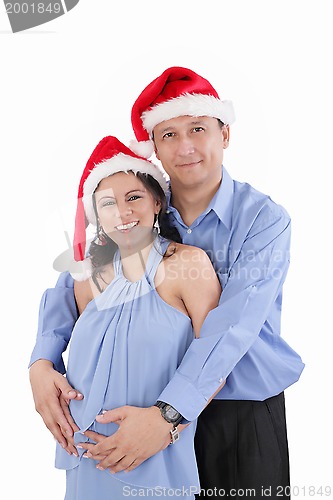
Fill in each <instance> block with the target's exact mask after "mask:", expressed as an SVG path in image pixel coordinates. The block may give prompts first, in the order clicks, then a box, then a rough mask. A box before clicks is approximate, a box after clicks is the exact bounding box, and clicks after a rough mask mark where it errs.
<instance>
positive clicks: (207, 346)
mask: <svg viewBox="0 0 333 500" xmlns="http://www.w3.org/2000/svg"><path fill="white" fill-rule="evenodd" d="M168 213H169V217H170V222H171V224H172V225H173V226H175V227H176V228H177V229H178V231H179V233H180V235H181V237H182V241H183V243H185V244H189V245H193V246H197V247H200V248H202V249H203V250H205V251H206V252H207V254H208V256H209V257H210V259H211V261H212V264H213V266H214V268H215V271H216V273H217V275H218V277H219V279H220V282H221V285H222V288H223V291H222V294H221V298H220V302H219V305H218V307H216V308H215V309H214V310H212V311H211V312H210V313H209V314H208V316H207V318H206V320H205V321H204V324H203V326H202V329H201V332H200V337H199V338H197V339H194V340H193V342H192V343H191V345H190V347H189V349H188V351H187V352H186V354H185V357H184V358H183V361H182V363H181V364H180V366H179V368H178V370H177V372H176V374H175V375H174V377H173V378H172V379H171V381H170V382H169V383H168V385H167V386H166V388H165V389H164V391H163V392H162V393H161V395H160V397H159V398H158V399H160V400H162V401H165V402H168V403H170V404H171V405H172V406H174V407H175V408H177V410H178V411H179V412H180V413H181V414H182V415H183V416H184V417H185V419H187V420H189V421H191V420H194V419H195V418H196V417H197V416H198V415H199V414H200V413H201V411H202V410H203V409H204V407H205V406H206V405H207V401H208V399H209V398H210V397H211V395H212V394H214V393H215V392H216V390H217V389H218V388H219V386H220V385H221V383H222V382H223V381H224V380H226V385H225V386H224V388H223V389H222V390H221V391H220V392H219V393H218V394H217V396H216V399H233V400H244V399H246V400H264V399H266V398H268V397H271V396H274V395H277V394H279V393H280V392H282V391H284V390H285V389H286V388H287V387H288V386H290V385H291V384H293V383H295V382H296V381H297V380H298V379H299V377H300V375H301V373H302V370H303V368H304V364H303V362H302V360H301V358H300V356H299V355H298V354H297V353H296V352H295V351H294V350H293V349H292V348H291V347H290V346H289V345H288V344H287V343H286V342H285V340H283V338H282V337H281V335H280V320H281V304H282V287H283V283H284V281H285V278H286V274H287V271H288V267H289V261H290V217H289V215H288V213H287V212H286V210H285V209H284V208H283V207H281V206H280V205H277V204H276V203H275V202H273V201H272V200H271V198H270V197H269V196H267V195H265V194H262V193H260V192H259V191H257V190H255V189H254V188H253V187H251V186H250V185H249V184H247V183H240V182H237V181H234V180H233V179H232V178H231V177H230V176H229V174H228V172H227V171H226V169H225V168H224V167H223V177H222V182H221V184H220V187H219V189H218V191H217V192H216V194H215V196H214V197H213V199H212V200H211V202H210V204H209V206H208V207H207V209H206V210H205V211H204V212H203V213H202V214H201V215H200V216H199V217H198V218H197V219H196V220H195V221H194V222H193V223H192V224H191V226H187V225H186V224H185V223H184V222H183V220H182V218H181V216H180V214H179V212H178V211H177V210H176V209H175V208H174V207H172V205H171V204H170V203H169V207H168ZM76 319H77V311H76V306H75V299H74V296H73V280H72V278H71V277H70V275H69V274H68V273H62V274H61V275H60V277H59V280H58V283H57V285H56V287H55V288H54V289H49V290H47V291H46V292H45V293H44V296H43V298H42V303H41V308H40V320H39V330H38V334H37V341H36V345H35V348H34V351H33V353H32V356H31V360H30V364H31V363H33V362H34V361H36V360H37V359H40V358H46V359H50V360H51V361H52V362H53V363H54V365H55V367H56V368H57V369H58V370H59V371H61V372H62V373H64V366H63V362H62V359H61V354H62V352H63V351H64V350H65V348H66V346H67V343H68V341H69V339H70V334H71V328H72V327H73V326H74V324H75V321H76Z"/></svg>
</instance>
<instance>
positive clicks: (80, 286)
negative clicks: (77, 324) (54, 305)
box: [74, 278, 94, 314]
mask: <svg viewBox="0 0 333 500" xmlns="http://www.w3.org/2000/svg"><path fill="white" fill-rule="evenodd" d="M92 285H93V283H92V280H91V278H88V279H86V280H84V281H77V280H74V295H75V300H76V304H77V307H78V309H79V313H80V314H82V312H83V311H84V309H85V308H86V306H87V304H88V303H89V302H90V301H91V300H92V299H93V298H94V292H93V286H92Z"/></svg>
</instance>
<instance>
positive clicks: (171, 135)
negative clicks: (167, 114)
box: [163, 132, 175, 139]
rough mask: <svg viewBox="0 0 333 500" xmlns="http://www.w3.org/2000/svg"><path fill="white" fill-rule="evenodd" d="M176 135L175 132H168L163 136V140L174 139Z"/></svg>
mask: <svg viewBox="0 0 333 500" xmlns="http://www.w3.org/2000/svg"><path fill="white" fill-rule="evenodd" d="M174 135H175V134H174V133H173V132H167V133H166V134H164V135H163V139H168V138H169V137H173V136H174Z"/></svg>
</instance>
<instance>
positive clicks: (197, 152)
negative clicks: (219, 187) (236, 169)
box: [153, 116, 229, 188]
mask: <svg viewBox="0 0 333 500" xmlns="http://www.w3.org/2000/svg"><path fill="white" fill-rule="evenodd" d="M153 133H154V142H155V152H156V156H157V158H158V159H159V160H160V161H161V163H162V165H163V167H164V169H165V171H166V172H167V174H168V175H169V176H170V180H171V184H172V186H173V187H182V188H189V187H195V186H196V185H199V184H201V185H202V184H203V183H206V184H207V185H210V186H212V185H216V183H218V182H219V181H220V180H221V165H222V161H223V150H224V149H225V148H227V147H228V144H229V128H228V127H226V126H223V127H222V129H221V127H220V124H219V122H218V120H217V119H216V118H210V117H207V116H201V117H193V116H180V117H178V118H172V119H171V120H166V121H164V122H162V123H159V124H158V125H156V127H155V128H154V130H153Z"/></svg>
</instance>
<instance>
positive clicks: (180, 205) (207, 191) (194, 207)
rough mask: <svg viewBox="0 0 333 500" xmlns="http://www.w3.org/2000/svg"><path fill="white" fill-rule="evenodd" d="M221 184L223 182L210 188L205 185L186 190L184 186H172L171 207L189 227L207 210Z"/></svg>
mask: <svg viewBox="0 0 333 500" xmlns="http://www.w3.org/2000/svg"><path fill="white" fill-rule="evenodd" d="M220 184H221V180H220V181H219V182H218V183H215V184H214V185H212V186H209V188H207V185H206V184H204V185H201V186H195V187H193V188H186V189H184V186H182V187H180V186H177V185H173V184H172V185H171V190H172V195H171V205H172V206H173V207H175V208H176V209H177V210H178V212H179V213H180V216H181V218H182V219H183V221H184V222H185V224H186V225H187V226H190V225H191V224H192V223H193V222H194V221H195V219H196V218H197V217H199V215H200V214H202V212H204V211H205V210H206V208H207V207H208V205H209V203H210V202H211V200H212V199H213V197H214V195H215V194H216V192H217V191H218V189H219V187H220Z"/></svg>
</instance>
